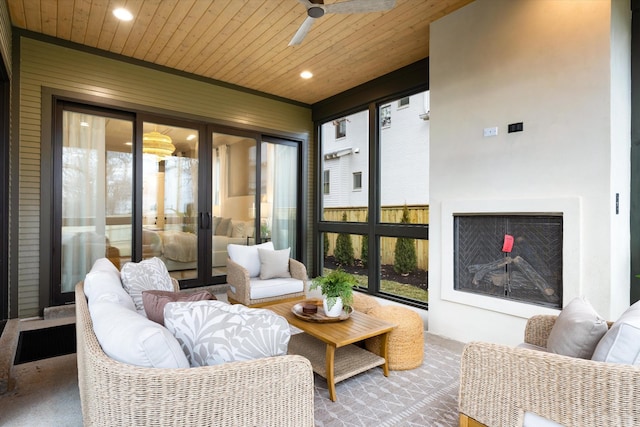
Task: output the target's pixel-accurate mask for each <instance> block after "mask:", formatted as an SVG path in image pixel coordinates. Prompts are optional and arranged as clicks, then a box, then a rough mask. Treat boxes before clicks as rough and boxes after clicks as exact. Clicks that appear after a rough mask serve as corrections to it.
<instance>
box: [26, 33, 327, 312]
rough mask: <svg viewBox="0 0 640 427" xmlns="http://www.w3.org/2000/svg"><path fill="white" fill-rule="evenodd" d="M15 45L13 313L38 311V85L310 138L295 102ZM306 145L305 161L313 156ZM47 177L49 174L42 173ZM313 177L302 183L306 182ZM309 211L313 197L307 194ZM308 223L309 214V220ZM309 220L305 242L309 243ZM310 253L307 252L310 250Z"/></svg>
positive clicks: (36, 44) (61, 50) (30, 43)
mask: <svg viewBox="0 0 640 427" xmlns="http://www.w3.org/2000/svg"><path fill="white" fill-rule="evenodd" d="M20 47H21V50H20V58H21V62H20V78H21V80H20V135H19V136H18V139H19V141H20V171H19V179H20V207H19V212H20V225H19V227H20V236H19V239H20V242H19V254H18V255H19V259H18V263H19V268H18V270H19V292H20V295H19V316H20V317H28V316H34V315H37V314H38V310H39V307H38V296H39V279H38V278H39V274H40V273H39V260H40V255H39V247H38V242H39V231H40V181H41V177H40V146H41V143H42V144H50V143H51V141H42V142H41V141H40V139H41V107H42V106H41V93H42V92H41V91H42V88H43V87H48V88H52V89H57V90H64V91H71V92H76V93H81V94H85V95H92V96H96V97H100V98H104V100H105V103H106V104H109V103H110V102H112V101H118V102H123V103H129V104H136V105H139V106H141V107H142V108H143V109H145V108H144V107H148V110H150V111H157V109H162V110H166V111H168V112H175V113H176V114H175V115H180V114H189V115H195V116H200V117H203V118H207V119H210V121H211V122H212V123H222V124H236V126H237V127H240V128H241V127H243V126H244V127H252V128H260V129H272V130H274V131H277V132H279V133H287V134H296V135H300V136H302V137H303V138H306V139H311V135H312V130H313V123H312V121H311V110H310V109H308V108H305V107H301V106H298V105H294V104H289V103H286V102H282V101H278V100H274V99H272V98H268V97H262V96H259V95H256V94H252V93H246V92H242V91H238V90H234V89H231V88H227V87H222V86H218V85H214V84H210V83H206V82H203V81H199V80H195V79H190V78H187V77H183V76H178V75H174V74H170V73H166V72H162V71H159V70H155V69H151V68H147V67H142V66H139V65H134V64H130V63H127V62H123V61H118V60H115V59H111V58H106V57H102V56H97V55H93V54H90V53H87V52H81V51H77V50H74V49H70V48H66V47H62V46H58V45H53V44H49V43H45V42H43V41H39V40H35V39H31V38H28V37H22V39H21V46H20ZM313 152H314V151H313V147H311V146H310V147H309V150H308V157H309V158H308V161H309V162H310V163H311V162H312V161H313ZM42 179H47V180H48V179H49V177H42ZM310 182H311V177H310V176H309V177H307V179H306V182H305V185H309V191H310V189H311V185H310ZM308 202H309V207H308V209H309V218H307V220H309V219H310V217H311V214H310V213H311V212H312V209H311V203H312V198H309V200H308ZM309 224H311V222H310V223H309ZM311 235H312V234H311V227H309V230H308V236H307V242H308V243H309V246H308V248H310V247H311V246H310V242H311ZM309 253H310V252H309Z"/></svg>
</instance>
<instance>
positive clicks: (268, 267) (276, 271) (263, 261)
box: [258, 248, 291, 280]
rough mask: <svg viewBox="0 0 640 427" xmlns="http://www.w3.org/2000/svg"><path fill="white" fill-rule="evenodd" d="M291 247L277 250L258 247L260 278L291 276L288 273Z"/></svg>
mask: <svg viewBox="0 0 640 427" xmlns="http://www.w3.org/2000/svg"><path fill="white" fill-rule="evenodd" d="M290 253H291V248H287V249H281V250H279V251H275V250H270V249H263V248H258V256H259V257H260V278H261V279H263V280H264V279H273V278H276V277H291V273H289V254H290Z"/></svg>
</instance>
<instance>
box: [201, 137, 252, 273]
mask: <svg viewBox="0 0 640 427" xmlns="http://www.w3.org/2000/svg"><path fill="white" fill-rule="evenodd" d="M212 142H213V146H212V152H211V156H212V158H211V162H212V163H211V164H212V168H213V170H212V174H211V179H212V182H211V191H212V195H211V196H212V198H211V202H212V204H213V205H212V207H211V212H213V222H212V225H211V233H212V241H211V242H212V243H211V244H212V254H211V262H212V270H211V275H212V276H221V275H224V274H227V245H228V244H230V243H233V244H237V245H254V244H255V243H256V234H257V233H256V215H257V208H256V140H255V139H253V138H246V137H243V136H237V135H230V134H226V133H218V132H214V133H213V134H212ZM258 232H259V231H258Z"/></svg>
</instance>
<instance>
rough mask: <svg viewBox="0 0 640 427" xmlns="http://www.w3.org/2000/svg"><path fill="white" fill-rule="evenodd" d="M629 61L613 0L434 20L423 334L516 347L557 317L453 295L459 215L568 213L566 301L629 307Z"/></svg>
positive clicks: (626, 17)
mask: <svg viewBox="0 0 640 427" xmlns="http://www.w3.org/2000/svg"><path fill="white" fill-rule="evenodd" d="M629 56H630V10H629V3H628V2H625V1H620V0H591V1H571V0H519V1H517V2H514V1H511V0H476V1H474V2H473V3H470V4H469V5H467V6H465V7H464V8H462V9H460V10H458V11H456V12H454V13H452V14H451V15H448V16H446V17H444V18H442V19H440V20H439V21H436V22H435V23H434V24H432V25H431V35H430V65H429V66H430V94H431V131H430V141H431V147H430V149H431V151H430V163H429V168H430V177H429V178H430V225H429V227H430V228H429V242H430V247H431V248H432V250H431V251H430V259H429V330H430V331H432V332H434V333H437V334H441V335H444V336H448V337H451V338H454V339H458V340H461V341H464V342H468V341H472V340H483V341H490V342H499V343H505V344H517V343H519V342H521V341H522V336H523V330H524V325H525V323H526V318H528V317H529V316H530V315H532V314H535V313H546V312H555V313H557V312H558V311H557V310H551V309H544V308H541V307H540V308H538V307H535V306H532V305H528V304H520V303H512V302H504V301H502V300H500V299H493V300H496V301H491V302H487V301H483V298H482V297H480V296H473V297H471V298H470V297H467V296H462V297H461V296H460V295H459V294H460V293H461V292H456V291H453V271H452V260H451V258H452V252H451V251H452V248H451V246H449V245H450V244H451V243H450V242H448V240H451V239H452V236H453V233H452V228H451V227H452V225H451V223H450V222H451V221H452V219H451V216H452V215H451V214H452V213H453V212H454V211H460V212H478V211H482V210H487V211H491V212H509V211H512V212H513V211H519V212H563V216H564V218H565V221H564V224H565V226H564V230H565V233H567V232H568V233H569V235H566V234H565V236H564V239H565V240H566V241H563V242H564V249H565V251H564V254H563V258H564V264H563V282H564V296H563V304H564V305H566V304H567V302H568V301H570V300H571V299H572V298H574V297H576V296H579V295H584V296H586V297H587V298H588V299H589V300H590V301H591V302H592V303H593V305H594V306H595V308H596V310H598V312H599V313H600V314H601V315H602V316H604V317H606V318H609V319H615V318H616V317H617V316H618V315H619V314H620V313H622V311H624V309H625V308H626V307H628V305H629V268H630V267H629V203H628V200H629V191H630V184H629V176H630V173H629V147H630V131H629V129H630V61H629ZM516 122H523V124H524V126H523V127H524V130H523V132H517V133H507V125H508V124H510V123H516ZM494 126H496V127H498V135H497V136H492V137H484V136H483V129H484V128H489V127H494ZM616 195H618V199H617V200H618V201H617V202H616ZM616 205H617V206H616ZM485 298H487V297H485ZM489 299H492V298H489ZM485 303H486V304H485ZM525 306H526V307H525Z"/></svg>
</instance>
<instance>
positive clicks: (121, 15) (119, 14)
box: [113, 7, 133, 21]
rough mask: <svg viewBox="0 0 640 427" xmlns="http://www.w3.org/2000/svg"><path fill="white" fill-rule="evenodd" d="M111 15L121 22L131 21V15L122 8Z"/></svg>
mask: <svg viewBox="0 0 640 427" xmlns="http://www.w3.org/2000/svg"><path fill="white" fill-rule="evenodd" d="M113 15H114V16H115V17H116V18H118V19H119V20H121V21H131V20H132V19H133V14H132V13H131V12H129V11H128V10H127V9H125V8H123V7H119V8H117V9H114V10H113Z"/></svg>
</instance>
